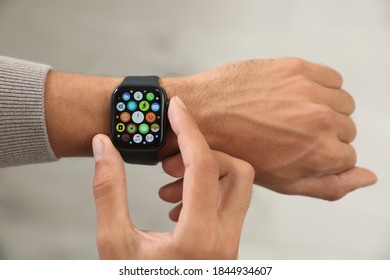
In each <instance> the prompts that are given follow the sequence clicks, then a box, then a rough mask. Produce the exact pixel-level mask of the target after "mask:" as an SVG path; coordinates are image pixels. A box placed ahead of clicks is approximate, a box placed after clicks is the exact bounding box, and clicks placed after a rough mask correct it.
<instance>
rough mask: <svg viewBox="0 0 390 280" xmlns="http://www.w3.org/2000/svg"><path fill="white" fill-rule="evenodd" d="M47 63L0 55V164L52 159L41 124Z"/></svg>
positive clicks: (43, 116) (53, 157) (2, 165)
mask: <svg viewBox="0 0 390 280" xmlns="http://www.w3.org/2000/svg"><path fill="white" fill-rule="evenodd" d="M49 70H50V67H49V66H47V65H42V64H37V63H33V62H28V61H23V60H18V59H13V58H8V57H4V56H0V167H6V166H14V165H22V164H29V163H38V162H47V161H53V160H56V159H57V158H56V156H55V154H54V153H53V150H52V148H51V146H50V143H49V139H48V135H47V129H46V124H45V110H44V89H45V80H46V75H47V72H48V71H49Z"/></svg>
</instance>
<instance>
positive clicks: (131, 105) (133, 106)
mask: <svg viewBox="0 0 390 280" xmlns="http://www.w3.org/2000/svg"><path fill="white" fill-rule="evenodd" d="M127 109H129V111H134V110H135V109H137V102H134V101H130V102H129V103H127Z"/></svg>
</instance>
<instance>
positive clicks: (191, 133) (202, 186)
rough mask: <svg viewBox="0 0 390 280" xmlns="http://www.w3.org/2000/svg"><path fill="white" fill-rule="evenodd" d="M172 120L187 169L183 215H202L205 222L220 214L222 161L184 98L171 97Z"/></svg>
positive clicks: (170, 111) (184, 182)
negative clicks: (219, 189)
mask: <svg viewBox="0 0 390 280" xmlns="http://www.w3.org/2000/svg"><path fill="white" fill-rule="evenodd" d="M168 117H169V120H170V123H171V127H172V130H173V131H174V132H175V134H176V135H177V138H178V139H177V140H178V144H179V148H180V151H181V155H182V158H183V163H184V168H185V172H184V181H183V209H182V213H183V214H186V213H191V215H200V216H202V217H201V218H202V219H204V218H208V217H211V216H213V214H215V215H216V213H217V200H218V186H219V163H218V159H217V158H216V157H215V155H214V154H213V152H212V151H211V149H210V147H209V145H208V144H207V142H206V140H205V138H204V137H203V135H202V133H201V132H200V130H199V127H198V125H197V124H196V122H195V120H194V119H193V118H192V116H191V115H190V113H189V112H188V110H187V108H186V107H185V105H184V103H183V102H182V101H181V100H180V98H178V97H173V98H171V101H170V107H169V111H168ZM210 215H211V216H210Z"/></svg>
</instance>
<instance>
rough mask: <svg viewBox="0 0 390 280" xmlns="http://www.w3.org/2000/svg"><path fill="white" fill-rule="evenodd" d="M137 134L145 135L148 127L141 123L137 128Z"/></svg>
mask: <svg viewBox="0 0 390 280" xmlns="http://www.w3.org/2000/svg"><path fill="white" fill-rule="evenodd" d="M139 132H141V133H142V134H146V133H148V132H149V126H148V125H147V124H146V123H143V124H141V125H140V126H139Z"/></svg>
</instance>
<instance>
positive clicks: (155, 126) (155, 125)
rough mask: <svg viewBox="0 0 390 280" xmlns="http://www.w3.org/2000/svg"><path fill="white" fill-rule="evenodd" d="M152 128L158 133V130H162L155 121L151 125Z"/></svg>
mask: <svg viewBox="0 0 390 280" xmlns="http://www.w3.org/2000/svg"><path fill="white" fill-rule="evenodd" d="M150 130H151V131H153V132H154V133H156V132H158V131H159V130H160V126H159V125H158V124H157V123H154V124H152V126H151V127H150Z"/></svg>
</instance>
